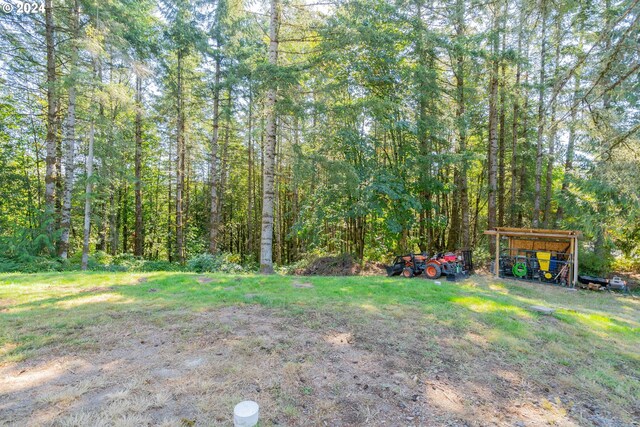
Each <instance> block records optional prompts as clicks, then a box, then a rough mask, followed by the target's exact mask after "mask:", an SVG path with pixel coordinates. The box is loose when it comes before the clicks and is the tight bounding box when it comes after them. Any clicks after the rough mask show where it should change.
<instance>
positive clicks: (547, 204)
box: [544, 16, 562, 228]
mask: <svg viewBox="0 0 640 427" xmlns="http://www.w3.org/2000/svg"><path fill="white" fill-rule="evenodd" d="M561 20H562V16H558V17H556V31H555V33H556V36H555V43H556V52H555V60H554V62H555V64H554V67H555V69H554V72H553V80H554V93H556V92H557V91H558V90H560V88H559V84H560V82H559V77H560V49H561V46H562V41H561V37H562V35H561V26H560V24H561V22H562V21H561ZM557 104H558V103H557V97H554V99H553V104H552V105H551V123H553V126H552V127H551V135H549V152H548V155H547V181H546V187H545V196H544V228H549V227H550V226H551V225H553V224H552V222H551V221H552V220H551V199H552V191H553V165H554V163H555V151H556V135H557V129H558V126H557V125H556V124H555V121H556V111H557Z"/></svg>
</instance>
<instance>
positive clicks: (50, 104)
mask: <svg viewBox="0 0 640 427" xmlns="http://www.w3.org/2000/svg"><path fill="white" fill-rule="evenodd" d="M45 38H46V44H47V136H46V141H47V143H46V146H47V149H46V152H47V154H46V159H45V163H46V172H45V178H44V182H45V224H46V229H47V234H48V235H49V239H50V241H53V224H54V222H53V220H54V217H53V215H54V212H55V187H56V134H57V126H56V125H57V122H56V119H57V118H56V112H57V109H58V93H57V88H56V85H57V82H56V56H55V39H54V23H53V0H45Z"/></svg>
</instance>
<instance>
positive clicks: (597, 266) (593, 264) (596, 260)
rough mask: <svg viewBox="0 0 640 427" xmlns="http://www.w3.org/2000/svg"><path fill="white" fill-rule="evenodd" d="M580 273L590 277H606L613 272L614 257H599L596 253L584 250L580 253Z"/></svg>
mask: <svg viewBox="0 0 640 427" xmlns="http://www.w3.org/2000/svg"><path fill="white" fill-rule="evenodd" d="M578 263H579V264H580V265H579V268H578V271H579V272H580V274H587V275H590V276H606V275H607V274H609V272H610V271H611V268H612V265H613V256H605V257H602V256H598V255H596V253H595V252H593V251H589V250H583V251H582V252H579V253H578Z"/></svg>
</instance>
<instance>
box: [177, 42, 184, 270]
mask: <svg viewBox="0 0 640 427" xmlns="http://www.w3.org/2000/svg"><path fill="white" fill-rule="evenodd" d="M182 56H183V52H182V50H179V51H178V86H177V89H178V90H177V109H178V111H177V113H178V117H177V119H178V121H177V132H176V257H177V258H178V262H179V263H181V264H184V261H185V254H184V224H183V222H182V220H183V212H182V195H183V194H182V193H183V190H184V159H185V147H184V128H185V123H184V122H185V116H184V100H183V93H182V89H183V88H182V84H183V81H182Z"/></svg>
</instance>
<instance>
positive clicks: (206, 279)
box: [196, 276, 217, 285]
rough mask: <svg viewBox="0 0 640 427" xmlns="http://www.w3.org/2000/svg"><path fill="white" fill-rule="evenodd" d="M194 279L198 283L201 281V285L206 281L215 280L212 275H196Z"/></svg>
mask: <svg viewBox="0 0 640 427" xmlns="http://www.w3.org/2000/svg"><path fill="white" fill-rule="evenodd" d="M196 280H197V281H198V283H201V284H203V285H204V284H207V283H212V282H217V280H216V279H214V278H213V277H207V276H198V277H197V278H196Z"/></svg>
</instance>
